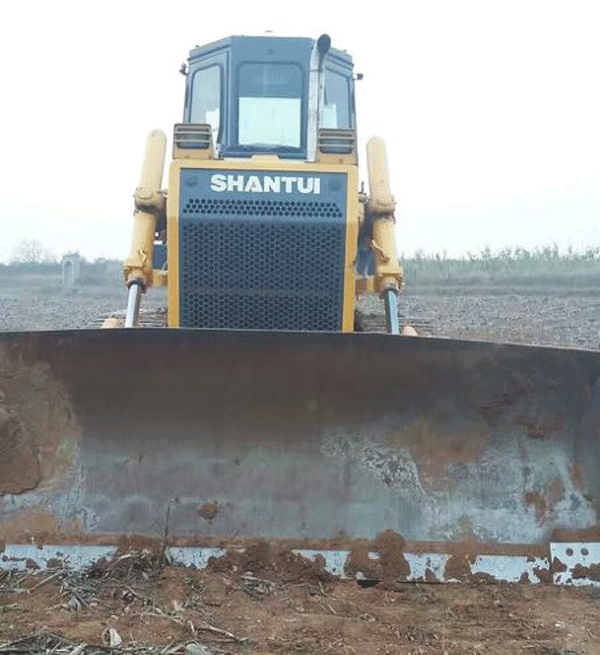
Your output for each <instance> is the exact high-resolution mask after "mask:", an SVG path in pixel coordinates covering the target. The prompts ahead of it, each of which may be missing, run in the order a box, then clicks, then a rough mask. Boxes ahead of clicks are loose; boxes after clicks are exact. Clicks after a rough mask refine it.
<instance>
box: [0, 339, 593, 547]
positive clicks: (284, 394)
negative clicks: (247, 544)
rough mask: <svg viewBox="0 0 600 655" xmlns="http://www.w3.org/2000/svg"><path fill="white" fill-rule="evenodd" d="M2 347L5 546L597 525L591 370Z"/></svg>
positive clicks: (375, 355) (218, 344) (418, 350)
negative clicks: (41, 540)
mask: <svg viewBox="0 0 600 655" xmlns="http://www.w3.org/2000/svg"><path fill="white" fill-rule="evenodd" d="M0 344H1V347H0V367H1V369H0V375H1V377H0V387H1V392H2V395H1V398H2V405H1V406H0V535H1V536H2V539H3V540H4V541H7V542H9V541H10V542H14V543H27V542H29V541H30V540H31V538H32V537H35V536H36V535H39V534H40V533H44V534H45V538H46V541H47V542H50V543H59V542H60V541H61V540H63V541H69V542H73V541H76V542H79V541H81V542H87V543H110V540H111V539H114V536H115V535H122V534H128V535H133V534H135V535H146V536H150V537H158V538H163V537H164V536H165V535H167V536H168V539H169V540H170V542H171V543H173V544H176V543H179V542H181V543H187V544H203V543H211V542H213V543H214V540H217V539H226V540H227V539H233V538H245V537H247V538H266V539H273V540H278V539H283V540H290V542H298V543H308V542H307V541H305V540H312V541H313V542H316V541H320V542H327V540H332V539H340V537H343V538H344V539H345V540H348V541H350V542H351V541H352V540H359V539H372V538H374V537H375V535H376V534H377V533H379V532H381V531H384V530H394V531H395V532H397V533H399V534H401V535H403V537H404V538H405V539H407V540H410V541H419V542H432V541H435V542H440V541H441V542H461V541H463V540H465V539H474V540H476V541H478V542H483V543H487V544H497V545H505V546H507V547H509V546H510V545H511V544H543V543H546V542H547V541H548V540H549V539H551V536H552V534H553V532H555V531H556V530H558V529H564V530H567V531H577V530H583V529H588V528H595V527H596V526H597V523H598V518H597V505H598V488H599V484H600V479H599V478H600V476H599V474H598V470H599V460H600V446H599V443H598V428H597V423H598V417H599V416H600V413H599V409H598V400H597V397H596V391H595V383H596V380H597V378H598V373H599V371H600V356H599V355H598V354H597V353H592V352H585V351H569V350H555V349H547V348H529V347H521V346H508V345H494V344H489V343H475V342H457V341H450V340H440V339H407V338H395V337H390V336H387V335H374V334H336V335H333V334H298V333H275V334H273V333H260V332H230V333H224V332H212V331H200V330H197V331H196V330H194V331H188V330H127V331H123V330H105V331H72V332H46V333H18V334H17V333H5V334H3V335H2V336H1V337H0ZM52 540H54V541H52Z"/></svg>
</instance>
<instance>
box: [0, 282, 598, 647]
mask: <svg viewBox="0 0 600 655" xmlns="http://www.w3.org/2000/svg"><path fill="white" fill-rule="evenodd" d="M125 300H126V292H125V290H124V289H123V288H121V287H117V286H115V287H97V288H95V287H92V286H89V287H87V286H81V287H75V288H74V289H70V290H63V289H61V288H56V287H51V288H48V287H43V286H41V287H40V286H38V287H35V286H31V287H27V286H21V287H19V288H4V289H3V290H0V306H1V307H2V311H1V312H0V330H3V331H19V330H50V329H71V328H85V327H89V326H92V325H96V324H97V323H98V319H99V318H100V317H101V316H103V315H106V314H108V313H110V312H112V311H114V310H122V309H123V308H124V306H125ZM143 303H144V304H143V306H145V307H147V308H156V307H160V306H164V304H165V297H164V293H162V292H161V291H160V290H153V291H152V292H151V293H150V294H148V296H147V297H145V298H144V300H143ZM401 307H402V312H403V314H404V315H405V316H406V317H407V318H408V322H409V323H414V324H415V325H416V326H417V327H418V328H419V330H420V332H421V333H422V334H423V335H425V336H441V337H451V338H464V339H483V340H491V341H510V342H514V343H526V344H540V345H546V346H561V347H575V348H590V349H594V350H596V349H597V348H598V346H599V343H600V337H599V333H600V297H599V296H597V295H595V294H593V293H590V294H589V295H586V294H585V293H580V294H569V295H566V294H563V295H561V294H559V293H554V292H552V291H551V290H549V292H548V294H545V295H544V294H539V293H538V294H535V295H527V294H511V295H506V294H504V295H486V294H482V293H475V292H474V291H473V290H470V289H464V290H462V291H461V292H457V293H453V294H448V293H443V294H442V293H440V294H435V293H431V291H429V290H428V291H427V292H426V293H425V292H424V293H414V292H413V293H409V294H407V295H406V296H404V298H403V300H402V305H401ZM362 308H363V311H364V312H365V313H367V314H368V313H373V314H376V313H379V312H380V311H381V306H380V304H379V302H378V301H367V302H365V303H363V306H362ZM1 537H2V535H0V543H1V541H2V538H1ZM599 617H600V590H598V588H596V587H587V588H583V587H582V588H573V587H554V586H551V585H546V584H536V585H533V584H531V585H528V584H520V585H508V584H494V585H490V584H484V583H481V584H473V583H469V584H446V585H441V584H436V585H434V584H428V585H424V584H411V583H398V582H395V581H394V580H384V581H380V582H379V583H378V584H376V585H373V586H361V585H360V584H359V583H357V582H356V581H339V580H334V579H331V578H329V577H328V576H327V575H326V574H323V573H318V572H315V571H312V572H311V571H306V570H304V571H303V572H302V573H301V574H299V573H298V569H297V567H285V566H284V567H281V566H279V565H277V564H276V562H269V561H259V562H248V563H246V564H245V565H244V566H242V567H240V566H231V567H229V568H227V567H225V568H223V567H219V568H215V567H213V569H209V570H207V571H196V570H190V569H183V568H177V567H172V566H169V565H167V564H165V563H164V562H163V563H157V562H156V561H154V560H152V561H149V560H147V559H144V557H141V559H140V558H138V559H132V560H125V565H123V563H121V564H120V565H115V564H108V565H105V566H98V567H95V568H92V569H90V570H88V571H86V572H84V573H77V574H75V573H69V572H67V571H63V570H61V569H56V570H50V571H39V570H33V569H32V570H28V571H25V572H19V573H16V572H8V571H4V572H3V571H2V570H0V655H1V654H2V653H7V654H8V653H11V654H15V655H16V654H26V653H36V654H37V653H53V654H56V655H85V654H87V655H91V654H92V653H103V654H108V653H115V654H117V653H156V654H159V653H160V654H162V655H169V654H180V653H181V654H184V655H209V654H212V653H214V654H229V653H231V654H242V653H248V654H254V653H256V654H258V653H260V654H283V653H295V654H298V655H300V654H306V655H308V654H315V655H321V654H325V653H327V654H328V655H361V654H362V653H378V654H382V655H383V654H385V655H395V654H398V655H409V654H412V655H417V654H419V655H428V654H434V653H435V654H438V653H439V654H440V655H445V654H448V655H459V654H463V653H465V654H469V655H475V654H481V655H483V654H489V655H492V654H494V655H495V654H497V655H508V654H509V653H510V654H512V653H531V654H532V655H568V654H570V655H576V654H579V655H583V654H590V655H591V654H596V653H597V654H600V625H599V622H598V619H599Z"/></svg>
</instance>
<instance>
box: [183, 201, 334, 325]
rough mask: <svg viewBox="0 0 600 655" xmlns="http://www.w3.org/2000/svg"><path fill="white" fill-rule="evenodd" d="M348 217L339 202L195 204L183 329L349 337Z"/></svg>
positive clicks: (190, 209) (186, 221)
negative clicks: (345, 332)
mask: <svg viewBox="0 0 600 655" xmlns="http://www.w3.org/2000/svg"><path fill="white" fill-rule="evenodd" d="M343 216H344V214H343V212H342V208H341V207H340V206H338V204H337V203H331V202H316V201H315V202H313V201H293V200H290V201H287V200H286V201H277V200H239V199H238V200H231V199H206V198H196V197H190V198H187V199H186V200H185V201H184V202H182V211H181V216H180V230H181V231H180V267H181V268H180V284H181V301H180V305H181V319H180V324H181V325H182V326H183V327H207V328H217V329H265V330H327V331H338V330H341V321H342V308H343V274H344V264H345V221H344V220H343Z"/></svg>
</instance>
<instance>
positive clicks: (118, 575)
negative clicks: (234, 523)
mask: <svg viewBox="0 0 600 655" xmlns="http://www.w3.org/2000/svg"><path fill="white" fill-rule="evenodd" d="M319 578H321V579H319ZM599 610H600V590H598V589H597V588H579V589H575V588H565V587H553V586H550V585H542V584H539V585H524V584H523V585H500V584H492V585H488V584H479V585H476V584H468V585H462V584H461V585H458V584H446V585H441V584H438V585H432V584H428V585H422V584H398V583H394V582H393V581H385V582H380V583H379V584H377V585H375V586H371V587H367V588H363V587H361V586H360V585H359V584H358V583H357V582H355V581H344V582H340V581H332V580H326V579H324V578H323V576H322V575H316V574H310V573H308V572H307V573H306V574H305V575H303V576H298V575H297V573H296V569H295V568H294V567H291V568H289V569H287V568H285V567H283V568H279V569H272V570H269V569H268V567H267V569H265V567H262V568H260V569H259V570H258V571H252V570H248V571H242V570H241V569H238V570H233V569H230V570H223V571H220V570H209V571H196V570H190V569H184V568H175V567H169V566H166V567H164V568H162V567H154V566H153V567H152V568H149V567H144V566H137V565H135V566H132V565H131V563H129V564H127V565H123V562H121V564H120V565H119V564H117V565H114V564H110V565H108V566H104V567H98V568H95V569H92V570H90V571H88V572H86V573H82V574H73V573H70V574H68V573H66V572H63V571H60V570H57V571H54V572H43V573H41V572H37V571H29V572H26V573H18V574H16V573H12V574H8V573H5V574H4V579H3V580H2V582H1V583H0V642H4V645H0V653H9V652H10V653H34V652H35V653H38V652H39V653H41V652H61V653H62V652H64V653H71V654H72V653H76V652H79V653H82V652H83V651H84V650H85V652H86V653H92V652H99V648H102V652H104V653H106V652H110V651H112V652H114V653H118V652H155V653H164V654H165V655H166V654H167V653H186V654H187V655H208V654H209V653H215V654H217V653H231V654H243V653H253V654H254V653H257V654H259V653H260V654H265V655H266V654H283V653H297V654H307V655H308V654H312V653H314V654H315V655H317V654H324V653H328V654H330V655H348V654H352V655H355V654H356V655H359V654H362V653H377V654H382V655H384V654H385V655H396V654H397V655H409V654H412V655H417V654H423V655H426V654H430V653H431V654H433V653H439V654H440V655H443V654H445V653H447V654H448V655H459V654H463V653H465V654H466V653H468V654H470V655H474V654H482V655H483V654H490V655H491V654H497V655H508V654H509V653H510V654H513V653H532V654H534V655H567V654H571V655H574V654H576V653H577V654H583V653H586V654H595V653H600V626H599V625H598V616H599ZM26 636H27V637H28V638H27V639H25V640H24V637H26ZM19 640H21V641H19ZM111 642H112V644H113V648H112V649H111V648H110V644H111ZM81 644H85V645H86V646H85V648H83V647H82V648H80V650H79V651H75V649H76V648H77V647H78V646H80V645H81Z"/></svg>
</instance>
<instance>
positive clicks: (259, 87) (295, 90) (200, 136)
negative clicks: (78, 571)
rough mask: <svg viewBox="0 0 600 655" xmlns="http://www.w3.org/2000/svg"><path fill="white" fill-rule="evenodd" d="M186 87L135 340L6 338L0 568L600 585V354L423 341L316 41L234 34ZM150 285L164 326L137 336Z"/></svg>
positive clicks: (139, 274)
mask: <svg viewBox="0 0 600 655" xmlns="http://www.w3.org/2000/svg"><path fill="white" fill-rule="evenodd" d="M181 72H182V73H183V74H184V75H185V80H186V84H185V100H184V109H183V121H182V122H181V123H178V124H176V125H175V126H174V130H173V135H172V143H173V156H172V161H171V164H170V168H169V173H168V184H167V188H166V189H163V188H162V178H163V168H164V160H165V154H166V136H165V134H164V133H163V132H161V131H158V130H155V131H153V132H151V133H150V135H149V137H148V141H147V147H146V154H145V158H144V163H143V167H142V175H141V179H140V183H139V185H138V187H137V189H136V191H135V196H134V199H135V210H134V226H133V236H132V241H131V250H130V253H129V255H128V256H127V258H126V259H125V262H124V280H125V284H126V287H127V289H128V291H127V309H126V312H125V317H124V324H123V326H122V327H120V326H119V325H118V321H117V322H115V321H112V322H110V321H109V322H108V323H109V324H107V326H106V327H113V328H115V329H104V330H100V329H97V330H77V331H75V330H73V331H50V332H28V333H25V332H13V333H4V334H2V335H1V336H0V393H1V395H0V400H1V404H0V543H1V544H2V552H0V565H2V566H6V567H14V568H19V567H26V566H30V565H32V562H33V564H35V565H36V566H48V565H50V564H49V563H56V561H57V560H58V561H60V562H61V563H63V564H64V565H65V566H72V567H84V566H87V565H89V564H90V563H93V562H94V561H97V560H98V559H100V558H111V557H115V556H118V555H119V554H120V553H122V552H123V550H124V549H127V548H135V547H136V546H139V545H140V544H143V545H144V547H147V548H154V547H156V548H159V549H160V552H161V553H162V556H164V557H165V558H168V560H169V561H172V562H174V563H179V564H182V565H194V566H196V567H199V568H202V567H205V566H208V565H210V564H211V562H215V561H218V560H219V559H220V558H222V557H227V556H228V555H229V554H231V553H237V554H238V555H239V554H240V553H244V552H246V551H248V549H252V548H255V547H256V545H257V544H266V547H267V548H268V552H270V553H278V552H285V553H288V554H290V556H293V557H296V558H300V559H301V560H302V561H305V562H307V563H308V564H310V566H312V567H316V568H318V569H322V570H324V571H325V572H327V573H328V574H330V575H335V576H338V577H341V578H344V577H348V578H357V579H359V580H360V579H363V580H381V579H390V578H393V579H394V580H396V581H425V582H444V581H457V580H458V581H464V580H479V581H491V580H497V581H512V582H517V581H521V582H525V581H528V582H531V583H536V582H554V583H557V584H584V583H593V582H594V581H597V580H598V579H599V577H598V570H600V569H599V567H600V524H599V520H598V508H599V503H600V470H599V463H600V440H599V431H598V430H599V426H600V400H599V393H600V392H599V388H598V384H599V383H598V379H599V375H600V355H599V354H598V353H597V352H592V351H584V350H568V349H556V348H546V347H530V346H522V345H515V344H494V343H487V342H476V341H459V340H452V339H443V338H425V337H419V336H415V333H414V331H411V330H410V327H409V326H407V325H406V320H405V317H403V316H401V312H399V309H398V307H399V303H398V298H399V294H400V293H401V292H402V289H403V284H404V282H403V271H402V267H401V266H400V264H399V262H398V257H397V251H396V223H395V218H394V207H395V200H394V196H393V194H392V192H391V188H390V181H389V173H388V166H387V159H386V154H385V146H384V142H383V141H382V140H381V139H379V138H372V139H370V140H369V141H368V143H367V147H366V164H367V165H366V169H367V175H368V192H367V191H365V190H364V189H363V187H361V186H360V183H359V168H358V145H357V131H356V128H357V126H356V115H355V103H354V97H355V81H356V79H357V78H358V76H357V75H356V74H355V73H354V69H353V62H352V58H351V57H350V55H349V54H348V53H346V52H345V51H342V50H338V49H336V48H334V47H332V45H331V39H330V38H329V36H327V35H322V36H320V37H319V38H318V39H310V38H280V37H273V36H264V37H247V36H236V37H230V38H227V39H223V40H221V41H217V42H215V43H212V44H209V45H205V46H202V47H196V48H194V49H193V50H191V52H190V55H189V59H188V61H187V63H186V64H185V65H184V66H182V71H181ZM153 286H154V287H156V286H166V288H167V305H168V306H167V311H166V314H165V317H166V324H165V326H158V327H147V328H141V327H140V326H141V324H142V323H143V322H142V321H141V320H140V308H141V307H142V300H143V296H144V294H145V293H146V292H147V291H148V290H149V289H150V288H151V287H153ZM365 294H374V295H376V296H377V297H379V298H380V299H381V301H380V302H381V303H382V304H383V312H382V315H385V325H384V329H383V332H385V333H382V332H379V333H374V332H367V331H364V328H363V326H361V321H360V315H359V314H357V311H356V310H357V298H360V297H361V296H363V295H365Z"/></svg>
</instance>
